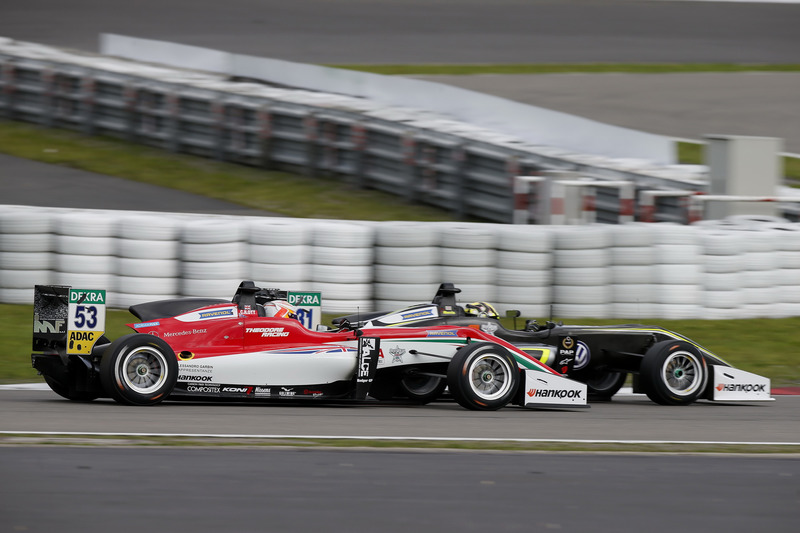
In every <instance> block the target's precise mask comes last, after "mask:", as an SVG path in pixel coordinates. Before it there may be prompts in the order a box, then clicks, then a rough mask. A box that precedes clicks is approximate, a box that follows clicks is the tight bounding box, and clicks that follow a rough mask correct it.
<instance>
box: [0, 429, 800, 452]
mask: <svg viewBox="0 0 800 533" xmlns="http://www.w3.org/2000/svg"><path fill="white" fill-rule="evenodd" d="M0 445H5V446H34V445H35V446H98V447H104V448H105V447H114V446H154V447H175V446H177V447H182V448H187V447H218V448H225V447H237V446H239V447H241V446H246V447H248V448H270V447H286V446H291V447H295V448H312V447H325V448H352V447H359V448H374V449H384V450H385V449H389V450H392V449H403V450H444V449H447V450H458V451H484V450H494V451H501V452H537V453H564V452H588V453H604V454H607V453H691V454H698V453H706V454H730V453H736V454H741V453H747V454H776V453H778V454H787V453H788V454H797V453H800V446H798V445H796V444H786V445H772V444H747V443H741V444H719V443H697V444H688V443H669V442H667V443H652V444H650V443H630V444H629V443H624V442H619V443H616V442H607V443H606V442H598V443H594V442H559V441H558V440H555V439H554V440H549V441H533V442H526V441H515V440H511V439H509V440H504V441H471V440H435V439H431V440H418V439H414V440H399V439H397V440H395V439H386V440H381V439H340V438H330V439H325V438H319V437H304V438H272V439H270V438H260V437H214V438H207V437H180V436H157V435H153V436H149V435H80V436H75V435H69V434H64V435H58V434H52V435H36V434H30V433H22V432H20V433H14V434H3V435H0Z"/></svg>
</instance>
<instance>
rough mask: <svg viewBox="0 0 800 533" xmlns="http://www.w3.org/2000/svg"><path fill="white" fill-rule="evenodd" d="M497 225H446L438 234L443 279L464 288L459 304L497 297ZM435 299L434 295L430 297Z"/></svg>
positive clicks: (486, 300)
mask: <svg viewBox="0 0 800 533" xmlns="http://www.w3.org/2000/svg"><path fill="white" fill-rule="evenodd" d="M496 247H497V225H494V224H445V225H443V226H442V228H441V231H440V233H439V254H440V256H439V261H440V262H441V265H442V272H441V275H442V281H443V282H448V283H453V284H454V285H455V286H456V287H458V288H459V289H461V292H460V293H459V294H457V295H456V299H457V301H458V302H460V303H462V304H463V303H469V302H476V301H485V302H489V303H491V302H493V301H494V300H495V296H496V294H495V269H494V265H495V262H496V256H497V250H496ZM430 298H433V294H431V295H430V296H429V297H428V299H430Z"/></svg>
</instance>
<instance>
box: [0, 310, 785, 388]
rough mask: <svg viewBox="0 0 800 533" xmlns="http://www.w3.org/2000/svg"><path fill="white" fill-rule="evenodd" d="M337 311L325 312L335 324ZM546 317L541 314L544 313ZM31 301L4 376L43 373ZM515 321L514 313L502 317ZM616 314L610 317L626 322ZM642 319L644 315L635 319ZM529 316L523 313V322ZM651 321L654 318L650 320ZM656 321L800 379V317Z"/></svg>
mask: <svg viewBox="0 0 800 533" xmlns="http://www.w3.org/2000/svg"><path fill="white" fill-rule="evenodd" d="M333 318H334V315H326V316H323V323H327V324H330V320H331V319H333ZM539 318H541V317H539ZM32 320H33V310H32V306H29V305H10V304H0V324H3V328H2V330H0V342H1V343H2V346H3V351H2V352H0V382H6V383H9V382H19V381H30V380H35V379H38V378H37V376H36V372H35V371H34V370H33V369H32V368H31V364H30V352H31V323H32ZM135 321H136V319H135V318H134V317H133V315H131V314H130V313H129V312H128V311H125V310H118V309H112V310H109V311H108V315H107V317H106V335H107V336H108V337H109V338H111V339H115V338H117V337H119V336H121V335H124V334H126V333H132V330H131V329H129V328H128V327H127V326H125V324H127V323H131V322H135ZM503 322H504V324H505V325H506V326H507V327H512V326H513V323H512V320H511V319H506V318H504V319H503ZM566 322H570V323H580V324H588V325H598V324H608V323H610V322H609V321H608V320H597V319H579V320H578V319H576V320H568V321H566ZM624 322H625V321H624V320H614V321H613V322H611V323H624ZM633 322H641V321H633ZM524 323H525V321H524V319H521V318H518V319H517V325H518V326H519V327H521V326H522V325H523V324H524ZM647 323H651V322H647ZM652 323H654V324H656V325H658V326H661V327H663V328H666V329H669V330H672V331H675V332H677V333H680V334H682V335H685V336H686V337H689V338H690V339H692V340H694V341H695V342H697V343H699V344H701V345H703V346H704V347H705V348H707V349H709V350H711V351H712V352H714V353H716V354H717V355H719V356H720V357H722V358H723V359H725V360H726V361H728V362H729V363H731V364H732V365H734V366H736V367H738V368H741V369H743V370H747V371H749V372H755V373H757V374H761V375H763V376H766V377H769V378H770V379H772V382H773V385H774V386H785V385H800V357H798V354H797V331H799V330H800V317H794V318H784V319H752V320H720V321H705V320H654V321H652Z"/></svg>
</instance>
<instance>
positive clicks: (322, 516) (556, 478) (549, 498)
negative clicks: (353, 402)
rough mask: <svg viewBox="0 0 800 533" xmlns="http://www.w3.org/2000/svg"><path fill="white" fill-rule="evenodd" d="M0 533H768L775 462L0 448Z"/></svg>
mask: <svg viewBox="0 0 800 533" xmlns="http://www.w3.org/2000/svg"><path fill="white" fill-rule="evenodd" d="M0 475H2V479H3V483H2V485H0V517H2V520H1V521H0V531H3V532H6V531H8V532H11V531H26V532H31V533H34V532H52V531H59V532H62V533H72V532H81V533H100V532H105V531H109V530H111V531H115V532H117V533H128V532H131V533H134V532H135V533H139V532H141V531H143V530H144V531H180V532H184V531H186V532H206V531H208V532H251V531H252V532H255V531H268V532H269V531H276V532H287V531H326V532H327V531H330V532H339V531H341V532H356V533H359V532H367V531H369V532H375V531H380V532H386V533H395V532H397V533H407V532H410V531H419V532H428V531H437V532H443V533H447V532H451V531H452V532H459V533H464V532H477V531H481V532H486V531H491V532H506V531H519V532H539V531H553V530H560V531H570V532H597V533H606V532H607V533H618V532H628V531H630V532H648V533H672V532H674V531H681V532H685V533H694V532H703V533H707V532H709V531H725V532H731V533H738V532H747V533H751V532H753V531H769V532H770V533H784V532H785V533H790V532H791V533H794V532H796V531H797V525H798V523H800V521H799V520H800V505H798V503H799V502H798V491H797V488H798V477H799V476H800V462H798V461H797V460H794V459H788V458H778V457H772V458H755V457H698V456H660V457H654V456H650V457H642V456H613V455H575V454H563V455H562V454H558V455H542V454H508V453H477V452H469V453H430V452H409V451H382V452H370V451H366V452H365V451H360V450H339V451H331V450H302V449H290V450H282V449H259V450H254V449H235V450H223V449H219V448H216V449H175V448H135V449H120V448H106V449H102V448H93V447H92V448H61V447H42V448H33V449H24V448H4V449H2V450H0Z"/></svg>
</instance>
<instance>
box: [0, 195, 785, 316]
mask: <svg viewBox="0 0 800 533" xmlns="http://www.w3.org/2000/svg"><path fill="white" fill-rule="evenodd" d="M242 279H252V280H253V281H255V282H256V284H258V285H259V286H262V287H272V288H281V289H287V290H297V291H309V290H312V291H320V292H321V293H322V311H323V312H325V313H341V314H349V313H356V312H370V311H380V310H386V311H389V310H392V309H397V308H401V307H404V306H407V305H410V304H415V303H422V302H428V301H430V300H431V298H432V297H433V294H434V293H435V291H436V288H437V287H438V285H439V284H440V283H442V282H452V283H455V284H456V286H458V287H459V288H461V289H462V292H461V293H460V294H458V297H457V299H458V301H459V303H461V304H466V303H469V302H472V301H488V302H490V303H492V304H493V305H494V306H495V307H496V308H497V310H498V311H499V312H500V313H501V314H503V313H505V312H506V311H509V310H512V309H516V310H519V311H520V312H521V314H522V316H525V317H530V318H549V317H553V318H555V319H562V318H563V319H568V318H581V317H587V318H588V317H591V318H601V319H627V320H633V321H637V322H641V321H644V320H646V319H744V318H755V317H768V318H778V317H788V316H800V223H791V222H787V221H785V220H782V219H774V218H770V219H764V218H758V217H731V218H729V219H725V220H721V221H705V222H702V223H698V224H694V225H691V226H682V225H678V224H673V223H666V222H662V223H630V224H624V225H599V224H598V225H590V226H580V227H578V226H537V225H532V226H514V225H504V224H472V223H469V224H468V223H444V222H433V223H423V222H376V223H373V222H359V221H352V222H344V221H323V220H311V219H288V218H266V217H264V218H262V217H236V216H225V215H191V214H165V213H148V212H114V211H104V210H76V209H58V208H34V207H26V206H0V302H2V303H10V304H30V303H31V302H32V301H33V286H34V285H36V284H49V283H56V284H69V285H73V286H82V287H83V288H102V289H105V290H106V291H107V294H108V303H109V306H110V307H117V308H127V307H128V306H130V305H133V304H137V303H142V302H147V301H153V300H160V299H167V298H175V297H182V296H203V297H216V298H225V299H227V298H230V297H231V296H232V295H233V293H234V292H235V290H236V287H237V286H238V284H239V282H240V281H241V280H242Z"/></svg>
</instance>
